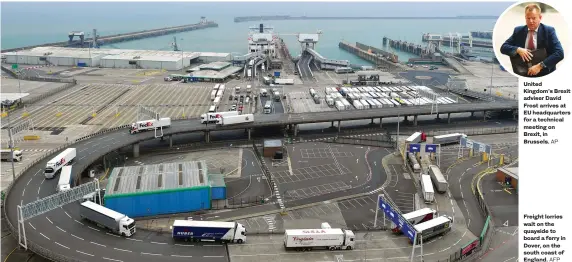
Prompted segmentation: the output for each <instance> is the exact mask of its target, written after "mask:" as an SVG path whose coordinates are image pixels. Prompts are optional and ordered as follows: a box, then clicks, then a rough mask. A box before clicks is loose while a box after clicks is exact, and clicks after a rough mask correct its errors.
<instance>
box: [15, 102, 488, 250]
mask: <svg viewBox="0 0 572 262" xmlns="http://www.w3.org/2000/svg"><path fill="white" fill-rule="evenodd" d="M482 106H483V105H481V107H482ZM476 107H479V106H476ZM407 109H409V110H412V111H417V110H420V109H421V108H417V109H416V108H401V109H387V110H376V111H378V112H377V113H378V115H387V114H392V113H395V112H396V111H401V113H402V114H404V112H403V111H409V110H407ZM369 111H372V112H369ZM335 113H338V112H335ZM344 113H348V112H344ZM360 113H362V114H365V115H371V114H372V113H374V112H373V110H364V111H361V112H360ZM353 114H354V116H350V115H348V116H345V117H344V116H341V117H340V116H339V115H338V116H337V117H336V118H342V119H343V118H346V117H347V118H350V119H351V118H355V115H360V114H355V112H353ZM298 115H300V116H301V119H300V118H298V119H291V117H292V118H294V117H295V116H294V115H292V116H291V117H290V116H288V115H285V114H270V115H257V118H256V121H255V123H253V125H252V127H254V126H265V125H266V126H267V125H276V124H283V123H284V122H283V121H292V122H299V123H304V122H310V121H311V119H312V118H313V119H315V120H316V121H322V119H324V118H326V119H327V118H328V117H330V119H331V117H332V116H331V115H329V114H324V113H318V114H298ZM342 115H344V114H342ZM326 121H328V120H326ZM284 124H285V123H284ZM238 128H244V127H243V126H231V127H227V128H213V126H212V125H209V126H208V129H210V130H215V129H218V130H222V129H238ZM202 130H205V126H204V125H202V124H200V122H199V121H198V119H192V120H183V121H174V122H173V124H172V126H171V127H170V128H167V129H165V130H164V134H165V135H169V134H175V133H184V132H196V131H202ZM150 139H154V132H152V131H151V132H143V133H139V134H136V135H130V134H129V133H128V130H127V128H123V129H118V130H114V131H110V132H107V133H106V134H105V135H97V136H93V137H91V138H90V139H86V140H83V141H79V142H77V143H75V144H73V145H70V146H69V147H74V148H76V149H77V156H76V160H75V163H74V164H73V166H74V169H73V170H74V171H73V172H74V173H73V175H74V177H77V176H78V175H79V174H80V173H81V172H82V171H83V170H84V169H85V168H86V167H87V166H89V165H90V164H91V163H93V162H95V161H96V160H97V159H99V158H100V157H101V156H103V155H105V154H106V153H108V152H110V151H113V150H116V149H119V148H122V147H125V146H128V145H130V144H134V143H137V142H139V141H142V140H150ZM56 154H57V153H54V154H52V155H51V156H49V157H46V158H44V159H42V160H41V161H39V162H38V163H36V164H34V165H33V166H32V167H30V168H29V169H28V170H26V171H25V173H23V174H22V175H21V176H20V177H19V178H18V180H17V181H16V182H15V183H14V185H13V187H12V188H11V191H10V194H9V195H8V196H7V199H6V210H5V212H6V216H7V218H8V221H9V223H10V224H12V226H13V227H15V228H17V218H16V206H17V205H22V204H27V203H30V202H33V201H36V200H37V199H41V198H44V197H47V196H49V195H52V194H54V193H55V188H56V184H57V181H58V180H57V178H56V179H51V180H46V179H44V176H43V169H44V167H45V165H46V162H47V160H48V159H51V158H52V157H54V156H55V155H56ZM25 227H26V235H27V238H28V241H29V242H34V243H35V244H37V245H39V246H41V247H43V248H45V249H47V250H50V251H52V252H54V253H56V254H60V255H63V256H66V257H69V258H73V259H76V260H79V261H158V260H160V261H181V260H188V259H189V257H193V258H196V259H198V260H199V261H227V258H226V254H227V252H226V247H225V246H224V245H220V244H213V245H208V244H194V245H186V244H185V243H174V242H173V240H172V239H171V237H170V234H169V233H168V232H167V233H165V234H157V233H150V232H146V231H143V230H138V232H137V233H136V234H135V235H134V236H133V238H123V237H119V236H116V235H113V234H108V233H106V232H104V231H103V230H101V229H98V228H96V227H95V226H94V225H92V224H90V223H88V222H84V221H81V220H80V218H79V204H78V203H71V204H68V205H66V206H64V207H62V208H58V209H55V210H52V211H50V212H48V213H45V214H43V215H40V216H37V217H34V218H32V219H30V220H28V221H26V223H25Z"/></svg>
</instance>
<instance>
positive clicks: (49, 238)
mask: <svg viewBox="0 0 572 262" xmlns="http://www.w3.org/2000/svg"><path fill="white" fill-rule="evenodd" d="M40 235H42V236H43V237H45V238H46V239H47V240H50V238H49V237H47V236H46V235H44V233H40Z"/></svg>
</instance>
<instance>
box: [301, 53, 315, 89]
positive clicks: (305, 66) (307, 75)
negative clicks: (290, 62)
mask: <svg viewBox="0 0 572 262" xmlns="http://www.w3.org/2000/svg"><path fill="white" fill-rule="evenodd" d="M311 58H312V56H311V55H310V54H307V53H304V54H303V55H302V57H301V58H300V61H298V67H299V68H300V72H299V73H300V78H301V79H302V82H310V81H312V80H313V77H312V73H311V72H310V70H311V69H310V59H311Z"/></svg>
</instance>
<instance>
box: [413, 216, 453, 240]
mask: <svg viewBox="0 0 572 262" xmlns="http://www.w3.org/2000/svg"><path fill="white" fill-rule="evenodd" d="M452 225H453V218H452V217H450V216H447V215H443V216H440V217H436V218H433V219H431V220H429V221H426V222H423V223H420V224H417V225H414V227H415V230H416V231H417V232H419V235H421V236H423V242H428V241H429V239H431V238H432V237H435V236H437V235H441V236H443V235H445V234H447V232H449V231H451V227H452ZM419 235H418V236H417V244H419V243H420V239H421V237H420V236H419ZM410 242H411V240H410Z"/></svg>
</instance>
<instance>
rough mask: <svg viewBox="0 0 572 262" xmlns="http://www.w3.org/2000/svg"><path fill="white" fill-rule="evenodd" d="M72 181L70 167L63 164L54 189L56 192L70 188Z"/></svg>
mask: <svg viewBox="0 0 572 262" xmlns="http://www.w3.org/2000/svg"><path fill="white" fill-rule="evenodd" d="M71 181H72V167H71V166H64V167H62V172H61V173H60V180H59V181H58V187H57V188H56V190H57V191H58V192H63V191H66V190H69V189H70V188H71Z"/></svg>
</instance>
